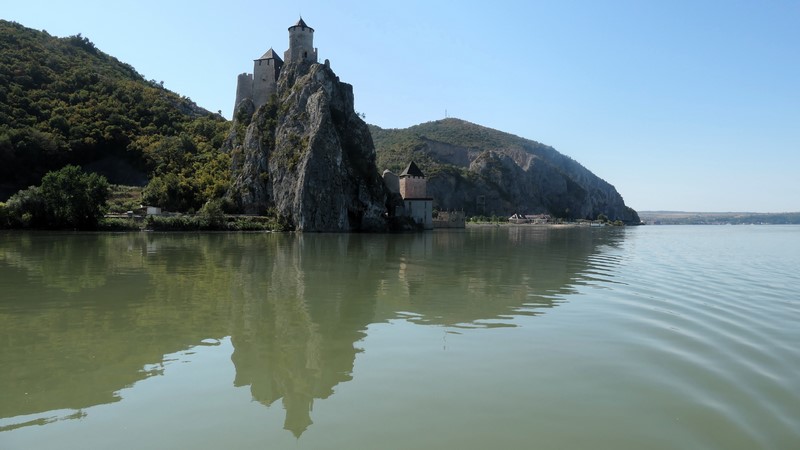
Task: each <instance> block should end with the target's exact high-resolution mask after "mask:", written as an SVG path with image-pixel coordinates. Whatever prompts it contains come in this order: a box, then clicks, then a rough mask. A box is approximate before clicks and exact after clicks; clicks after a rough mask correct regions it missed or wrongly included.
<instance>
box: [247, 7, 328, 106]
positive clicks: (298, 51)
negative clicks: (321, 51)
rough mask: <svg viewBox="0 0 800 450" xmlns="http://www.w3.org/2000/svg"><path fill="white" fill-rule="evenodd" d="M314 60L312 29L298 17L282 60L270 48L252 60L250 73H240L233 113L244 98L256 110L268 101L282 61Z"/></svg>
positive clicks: (288, 62)
mask: <svg viewBox="0 0 800 450" xmlns="http://www.w3.org/2000/svg"><path fill="white" fill-rule="evenodd" d="M305 61H308V62H311V63H315V62H317V49H316V48H314V29H313V28H311V27H310V26H308V25H306V23H305V22H304V21H303V18H302V17H301V18H300V20H298V21H297V23H296V24H294V25H292V26H291V27H289V49H288V50H286V51H285V52H284V53H283V59H281V58H280V56H278V54H277V53H275V51H274V50H272V48H270V49H269V50H267V52H266V53H264V55H262V56H261V58H258V59H256V60H254V61H253V73H252V74H250V73H243V74H240V75H239V78H238V80H237V84H236V103H235V104H234V105H233V112H234V114H235V113H236V108H237V107H238V106H239V103H240V102H241V101H242V100H244V99H250V100H251V101H252V102H253V104H254V105H255V107H256V109H258V108H259V107H260V106H262V105H264V104H266V103H267V101H269V98H270V96H271V95H272V94H274V93H275V91H276V89H277V87H278V77H279V76H280V74H281V68H282V67H283V65H284V64H291V63H296V62H305Z"/></svg>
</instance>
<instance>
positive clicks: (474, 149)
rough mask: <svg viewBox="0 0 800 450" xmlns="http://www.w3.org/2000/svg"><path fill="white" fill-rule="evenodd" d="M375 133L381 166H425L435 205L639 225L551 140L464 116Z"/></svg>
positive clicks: (608, 188)
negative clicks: (535, 138)
mask: <svg viewBox="0 0 800 450" xmlns="http://www.w3.org/2000/svg"><path fill="white" fill-rule="evenodd" d="M371 130H372V133H373V138H374V139H375V142H376V146H377V151H378V156H379V160H380V161H381V162H382V164H381V166H384V165H385V166H387V167H392V166H394V167H395V168H396V167H399V164H398V163H402V161H394V160H392V158H393V157H394V155H403V156H404V157H405V158H411V159H414V160H415V161H416V162H417V163H418V164H419V165H420V168H421V169H422V170H423V172H425V173H426V175H428V195H429V196H431V197H433V199H434V207H435V208H439V209H442V210H449V209H456V210H463V211H464V212H465V213H466V214H467V215H486V216H491V215H498V216H505V217H507V216H510V215H511V214H513V213H521V214H538V213H547V214H550V215H552V216H553V217H560V218H565V219H571V220H574V219H596V218H597V217H598V216H599V215H600V214H603V215H605V216H606V217H608V218H609V219H610V220H620V221H622V222H625V223H629V224H638V223H639V216H638V215H637V213H636V211H634V210H633V209H631V208H629V207H628V206H626V205H625V202H624V200H623V199H622V196H620V194H619V193H618V192H617V190H616V189H615V188H614V186H612V185H611V184H609V183H608V182H606V181H605V180H603V179H601V178H600V177H598V176H597V175H595V174H593V173H592V172H591V171H589V170H588V169H587V168H585V167H583V166H582V165H581V164H579V163H578V162H576V161H575V160H573V159H571V158H569V157H567V156H565V155H562V154H561V153H559V152H557V151H556V150H555V149H553V148H552V147H549V146H547V145H544V144H540V143H538V142H535V141H531V140H528V139H523V138H520V137H517V136H513V135H511V134H508V133H503V132H501V131H497V130H493V129H491V128H486V127H482V126H480V125H476V124H473V123H470V122H466V121H463V120H459V119H445V120H438V121H434V122H428V123H424V124H420V125H416V126H413V127H410V128H406V129H395V130H388V129H381V128H378V127H375V126H373V127H372V129H371ZM381 168H384V167H381Z"/></svg>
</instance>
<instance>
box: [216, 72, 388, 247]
mask: <svg viewBox="0 0 800 450" xmlns="http://www.w3.org/2000/svg"><path fill="white" fill-rule="evenodd" d="M223 150H224V151H227V152H230V153H231V155H232V168H231V172H232V177H233V180H232V183H231V188H230V190H229V192H228V198H229V199H230V200H231V201H232V202H233V203H234V204H235V205H237V207H238V208H239V209H240V210H241V211H242V212H246V213H253V214H264V213H267V212H268V211H270V212H272V213H274V214H277V215H278V216H280V217H282V218H284V219H285V220H286V221H287V222H288V224H289V226H290V227H292V228H294V229H297V230H305V231H380V230H384V229H386V220H385V218H384V212H385V211H386V201H387V198H388V193H387V191H386V187H385V186H384V185H383V182H382V179H381V178H380V176H379V173H378V169H377V167H376V165H375V147H374V145H373V142H372V137H371V135H370V132H369V128H368V127H367V124H366V123H365V122H364V121H363V120H362V119H361V118H360V117H359V116H358V115H357V114H356V112H355V110H354V108H353V87H352V86H351V85H349V84H347V83H343V82H341V81H339V78H338V77H337V76H336V75H335V74H334V73H333V71H332V70H331V69H330V67H329V66H328V64H325V65H323V64H316V63H308V62H298V63H290V64H286V65H284V66H283V69H282V70H281V74H280V77H279V79H278V85H277V92H276V94H275V95H273V96H272V98H271V99H270V100H269V101H268V102H267V104H266V105H263V106H262V107H260V108H258V110H256V111H254V105H253V103H252V102H251V101H250V100H244V101H242V102H241V103H240V104H239V105H237V108H236V111H235V115H234V121H233V125H232V127H231V132H230V135H229V136H228V139H227V141H226V143H225V145H224V147H223Z"/></svg>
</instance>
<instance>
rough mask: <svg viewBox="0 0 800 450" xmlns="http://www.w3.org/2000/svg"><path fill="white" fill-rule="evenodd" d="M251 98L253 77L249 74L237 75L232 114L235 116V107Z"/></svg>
mask: <svg viewBox="0 0 800 450" xmlns="http://www.w3.org/2000/svg"><path fill="white" fill-rule="evenodd" d="M252 97H253V75H251V74H249V73H242V74H239V77H238V78H237V80H236V103H234V104H233V114H236V107H237V106H239V103H240V102H241V101H242V100H244V99H246V98H252Z"/></svg>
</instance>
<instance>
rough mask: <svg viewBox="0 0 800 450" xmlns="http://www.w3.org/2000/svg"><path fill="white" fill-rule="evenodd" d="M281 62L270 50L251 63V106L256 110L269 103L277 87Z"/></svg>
mask: <svg viewBox="0 0 800 450" xmlns="http://www.w3.org/2000/svg"><path fill="white" fill-rule="evenodd" d="M282 66H283V60H282V59H281V58H280V56H278V54H277V53H275V51H274V50H272V48H270V49H269V50H267V52H266V53H264V55H263V56H261V58H258V59H256V60H255V61H253V90H252V95H253V97H252V98H253V104H255V105H256V109H258V108H259V107H260V106H261V105H264V104H266V103H267V102H268V101H269V97H270V96H271V95H272V94H274V93H275V92H276V90H277V87H278V75H280V74H281V67H282Z"/></svg>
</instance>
